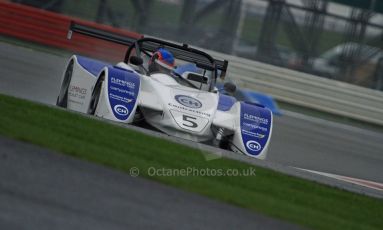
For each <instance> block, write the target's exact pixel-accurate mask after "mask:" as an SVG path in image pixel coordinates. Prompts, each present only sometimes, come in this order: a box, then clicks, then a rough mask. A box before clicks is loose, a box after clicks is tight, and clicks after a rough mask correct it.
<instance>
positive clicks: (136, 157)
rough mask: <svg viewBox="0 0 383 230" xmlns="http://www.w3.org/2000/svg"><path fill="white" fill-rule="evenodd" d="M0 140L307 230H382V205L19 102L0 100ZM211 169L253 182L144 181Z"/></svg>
mask: <svg viewBox="0 0 383 230" xmlns="http://www.w3.org/2000/svg"><path fill="white" fill-rule="evenodd" d="M0 135H3V136H7V137H11V138H14V139H17V140H22V141H26V142H30V143H33V144H36V145H39V146H43V147H46V148H49V149H52V150H55V151H59V152H61V153H64V154H67V155H71V156H75V157H78V158H81V159H84V160H87V161H91V162H95V163H98V164H102V165H106V166H109V167H112V168H115V169H118V170H122V171H125V172H129V170H130V169H131V168H132V167H137V168H138V169H139V170H140V176H142V177H145V178H149V179H151V180H155V181H159V182H162V183H165V184H168V185H171V186H174V187H178V188H181V189H183V190H186V191H190V192H195V193H198V194H201V195H205V196H208V197H210V198H213V199H216V200H219V201H223V202H227V203H230V204H234V205H237V206H240V207H243V208H247V209H250V210H254V211H256V212H258V213H263V214H266V215H268V216H272V217H276V218H279V219H282V220H286V221H289V222H292V223H296V224H299V225H301V226H305V227H308V228H311V229H326V230H327V229H382V227H383V218H382V215H383V201H382V200H379V199H374V198H371V197H367V196H363V195H359V194H354V193H351V192H347V191H342V190H339V189H335V188H331V187H328V186H325V185H321V184H318V183H315V182H309V181H306V180H303V179H299V178H295V177H291V176H287V175H284V174H281V173H277V172H274V171H271V170H268V169H263V168H259V167H255V166H252V165H249V164H245V163H241V162H237V161H233V160H229V159H218V160H213V161H206V160H205V158H204V156H203V154H201V151H200V150H197V149H193V148H190V147H186V146H183V145H180V144H176V143H171V142H169V141H166V140H163V139H159V138H155V137H151V136H147V135H145V134H142V133H139V132H136V131H132V130H129V129H125V128H123V127H119V126H116V125H112V124H109V123H106V122H102V121H98V120H95V119H89V118H86V117H83V116H81V115H79V114H73V113H69V112H67V111H62V110H58V109H54V108H50V107H47V106H44V105H40V104H35V103H32V102H28V101H25V100H21V99H16V98H13V97H8V96H4V95H0ZM151 167H152V168H156V169H161V168H165V169H187V168H188V167H193V170H206V169H210V170H211V171H212V170H216V171H222V172H226V171H227V170H232V171H233V170H238V172H246V171H247V170H249V169H251V168H255V172H256V175H255V176H248V175H247V176H246V175H242V176H196V175H188V176H165V175H162V176H161V175H154V176H153V175H149V172H148V169H149V168H151Z"/></svg>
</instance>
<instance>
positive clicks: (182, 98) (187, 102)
mask: <svg viewBox="0 0 383 230" xmlns="http://www.w3.org/2000/svg"><path fill="white" fill-rule="evenodd" d="M174 98H175V99H176V101H177V102H178V103H180V104H181V105H183V106H186V107H189V108H193V109H198V108H201V107H202V103H201V102H200V101H199V100H197V99H195V98H192V97H189V96H186V95H176V96H175V97H174Z"/></svg>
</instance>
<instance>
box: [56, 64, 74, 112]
mask: <svg viewBox="0 0 383 230" xmlns="http://www.w3.org/2000/svg"><path fill="white" fill-rule="evenodd" d="M73 65H74V62H73V60H72V61H70V63H69V65H68V67H67V69H66V70H65V74H64V79H63V82H62V84H61V88H60V94H59V95H58V97H57V101H56V105H57V106H60V107H63V108H66V107H67V106H68V90H69V85H70V82H71V80H72V73H73Z"/></svg>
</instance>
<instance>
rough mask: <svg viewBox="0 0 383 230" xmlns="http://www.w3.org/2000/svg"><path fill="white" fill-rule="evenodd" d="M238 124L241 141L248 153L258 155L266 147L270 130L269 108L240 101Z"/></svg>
mask: <svg viewBox="0 0 383 230" xmlns="http://www.w3.org/2000/svg"><path fill="white" fill-rule="evenodd" d="M240 108H241V112H240V115H241V117H240V125H241V135H242V141H243V144H244V146H245V149H246V151H247V153H248V154H250V155H253V156H258V155H259V154H260V153H261V152H262V150H263V149H264V148H265V147H266V144H267V141H268V140H269V136H270V132H271V122H272V117H271V116H272V114H271V111H270V110H269V109H265V108H261V107H258V106H254V105H251V104H247V103H244V102H241V107H240Z"/></svg>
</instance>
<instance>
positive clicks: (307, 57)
mask: <svg viewBox="0 0 383 230" xmlns="http://www.w3.org/2000/svg"><path fill="white" fill-rule="evenodd" d="M13 2H18V3H22V4H27V5H31V6H34V7H38V8H42V9H46V10H51V11H55V12H59V13H63V14H67V15H71V16H76V17H79V18H83V19H87V20H91V21H95V22H99V23H103V24H109V25H112V26H115V27H120V28H126V29H129V30H134V31H137V32H140V33H143V34H147V35H151V36H158V37H161V38H165V39H169V40H174V41H178V42H182V43H189V44H192V45H195V46H199V47H203V48H207V49H212V50H216V51H219V52H223V53H228V54H232V55H236V56H241V57H245V58H249V59H253V60H257V61H261V62H266V63H270V64H273V65H278V66H282V67H287V68H291V69H295V70H299V71H303V72H307V73H312V74H315V75H318V76H321V77H325V78H331V79H335V80H339V81H344V82H349V83H352V84H356V85H360V86H364V87H369V88H372V89H377V90H383V50H382V47H383V16H382V13H383V1H382V0H331V1H330V0H328V1H325V0H81V1H80V0H13Z"/></svg>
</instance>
